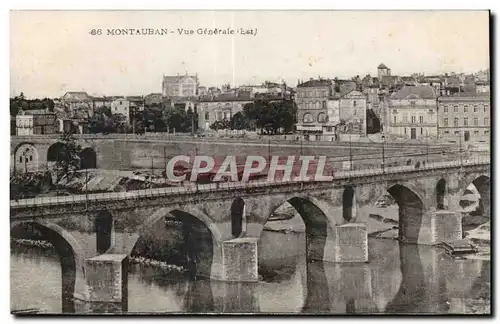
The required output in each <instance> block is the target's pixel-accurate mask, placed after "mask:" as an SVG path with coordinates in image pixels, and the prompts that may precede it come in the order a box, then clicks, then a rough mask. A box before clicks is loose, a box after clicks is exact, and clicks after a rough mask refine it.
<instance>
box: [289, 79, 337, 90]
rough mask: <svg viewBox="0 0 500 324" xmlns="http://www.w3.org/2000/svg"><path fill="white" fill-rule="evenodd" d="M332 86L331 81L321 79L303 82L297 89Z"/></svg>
mask: <svg viewBox="0 0 500 324" xmlns="http://www.w3.org/2000/svg"><path fill="white" fill-rule="evenodd" d="M331 85H332V81H331V80H326V79H319V80H309V81H306V82H303V83H301V84H299V85H298V86H297V88H313V87H329V86H331Z"/></svg>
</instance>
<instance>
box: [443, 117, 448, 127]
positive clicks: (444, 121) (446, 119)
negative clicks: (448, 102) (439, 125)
mask: <svg viewBox="0 0 500 324" xmlns="http://www.w3.org/2000/svg"><path fill="white" fill-rule="evenodd" d="M443 125H444V126H448V118H444V119H443Z"/></svg>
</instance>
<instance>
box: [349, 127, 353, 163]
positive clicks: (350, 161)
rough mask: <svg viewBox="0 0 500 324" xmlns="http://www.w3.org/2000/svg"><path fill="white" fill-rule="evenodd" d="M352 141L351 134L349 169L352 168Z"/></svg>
mask: <svg viewBox="0 0 500 324" xmlns="http://www.w3.org/2000/svg"><path fill="white" fill-rule="evenodd" d="M352 169H353V167H352V141H351V134H349V170H352Z"/></svg>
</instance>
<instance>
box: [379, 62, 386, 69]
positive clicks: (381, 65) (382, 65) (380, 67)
mask: <svg viewBox="0 0 500 324" xmlns="http://www.w3.org/2000/svg"><path fill="white" fill-rule="evenodd" d="M387 68H388V67H387V66H386V65H385V64H384V63H380V65H379V66H378V67H377V69H387Z"/></svg>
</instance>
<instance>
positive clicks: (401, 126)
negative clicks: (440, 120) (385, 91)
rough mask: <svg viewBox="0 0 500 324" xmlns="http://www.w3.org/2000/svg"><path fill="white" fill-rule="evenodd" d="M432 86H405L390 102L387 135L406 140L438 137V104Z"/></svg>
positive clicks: (394, 94)
mask: <svg viewBox="0 0 500 324" xmlns="http://www.w3.org/2000/svg"><path fill="white" fill-rule="evenodd" d="M436 98H437V96H436V92H435V89H434V88H433V87H432V86H415V87H413V86H405V87H404V88H402V89H401V90H399V91H398V92H395V93H393V94H392V95H391V96H390V97H389V100H388V107H387V109H388V120H387V122H388V125H387V126H388V129H387V127H384V129H386V133H388V134H390V135H393V136H395V137H400V138H405V139H421V140H425V139H427V138H436V137H437V111H436V110H437V102H436Z"/></svg>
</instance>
